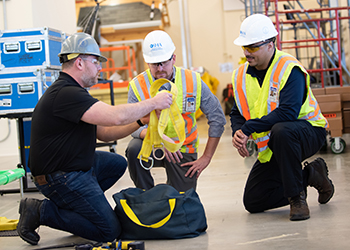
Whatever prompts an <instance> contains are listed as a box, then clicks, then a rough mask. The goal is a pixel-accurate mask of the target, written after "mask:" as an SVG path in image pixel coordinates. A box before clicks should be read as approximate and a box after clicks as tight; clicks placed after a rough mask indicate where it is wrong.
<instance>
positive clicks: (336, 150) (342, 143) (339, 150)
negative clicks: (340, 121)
mask: <svg viewBox="0 0 350 250" xmlns="http://www.w3.org/2000/svg"><path fill="white" fill-rule="evenodd" d="M345 147H346V143H345V141H344V140H343V139H342V138H339V146H338V147H337V145H336V142H335V139H332V140H331V150H332V152H333V153H334V154H341V153H343V151H344V149H345Z"/></svg>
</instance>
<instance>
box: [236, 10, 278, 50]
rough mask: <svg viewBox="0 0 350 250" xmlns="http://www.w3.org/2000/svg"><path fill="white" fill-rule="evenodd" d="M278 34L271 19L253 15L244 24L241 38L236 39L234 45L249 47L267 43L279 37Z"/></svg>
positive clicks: (240, 32)
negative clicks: (263, 42)
mask: <svg viewBox="0 0 350 250" xmlns="http://www.w3.org/2000/svg"><path fill="white" fill-rule="evenodd" d="M277 34H278V32H277V30H276V28H275V26H274V25H273V23H272V21H271V19H270V18H268V17H267V16H265V15H262V14H253V15H251V16H249V17H247V18H246V19H244V21H243V22H242V24H241V29H240V31H239V37H238V38H236V40H235V41H234V44H236V45H239V46H247V45H250V44H253V43H257V42H261V41H265V40H267V39H269V38H272V37H275V36H277Z"/></svg>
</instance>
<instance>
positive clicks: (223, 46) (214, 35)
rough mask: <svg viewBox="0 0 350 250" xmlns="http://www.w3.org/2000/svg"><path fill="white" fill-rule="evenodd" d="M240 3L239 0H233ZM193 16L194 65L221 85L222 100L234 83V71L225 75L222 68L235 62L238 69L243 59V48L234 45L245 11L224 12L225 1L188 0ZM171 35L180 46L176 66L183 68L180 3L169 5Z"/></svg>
mask: <svg viewBox="0 0 350 250" xmlns="http://www.w3.org/2000/svg"><path fill="white" fill-rule="evenodd" d="M231 1H237V2H239V0H231ZM187 5H188V6H187V7H188V13H189V26H190V39H191V50H192V64H193V65H192V66H194V67H198V66H203V67H204V68H205V69H206V70H207V71H208V72H209V74H210V75H212V76H214V77H216V78H217V79H218V80H219V82H220V84H219V86H218V91H217V94H216V95H217V97H218V98H219V100H220V101H221V100H222V91H223V89H224V88H225V87H226V85H227V84H228V83H230V82H231V75H232V71H231V72H221V70H220V65H221V64H224V63H231V64H232V66H233V68H237V67H238V62H239V61H240V58H241V57H243V56H244V55H243V52H242V49H241V48H240V47H239V46H236V45H234V44H233V40H234V39H236V38H237V37H238V35H239V28H240V25H241V22H242V21H243V19H244V18H245V13H244V10H239V9H238V10H231V11H224V6H223V0H187ZM168 10H169V16H170V23H171V25H170V27H166V28H165V31H166V32H168V33H169V35H170V36H171V38H172V39H173V41H174V43H175V46H176V51H175V53H176V65H177V66H182V65H183V58H182V41H181V26H180V11H179V2H178V1H177V0H173V1H170V2H169V3H168Z"/></svg>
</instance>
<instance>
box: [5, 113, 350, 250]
mask: <svg viewBox="0 0 350 250" xmlns="http://www.w3.org/2000/svg"><path fill="white" fill-rule="evenodd" d="M198 124H199V128H200V136H201V138H200V142H201V144H200V153H201V152H203V149H204V146H205V142H206V135H207V132H206V129H207V125H206V119H205V118H201V119H200V120H199V121H198ZM342 138H343V139H344V140H345V141H346V142H347V144H349V143H350V136H349V135H348V134H345V135H343V137H342ZM129 139H130V138H129V137H128V138H125V139H123V140H120V141H119V142H118V145H117V152H118V153H119V154H122V155H124V150H125V148H126V146H127V143H128V141H129ZM349 145H350V144H349ZM319 156H320V157H323V158H324V159H325V161H326V162H327V164H328V168H329V172H330V178H331V179H332V180H333V183H334V185H335V194H334V197H333V198H332V200H331V201H330V202H329V203H328V204H325V205H320V204H318V202H317V197H318V194H317V192H316V190H315V189H313V188H309V189H308V204H309V208H310V214H311V218H310V219H309V220H306V221H299V222H291V221H289V206H286V207H283V208H279V209H274V210H271V211H268V212H264V213H260V214H249V213H248V212H247V211H246V210H245V209H244V207H243V204H242V194H243V188H244V185H245V181H246V178H247V175H248V173H249V170H250V168H251V166H252V164H253V163H254V161H255V160H256V156H251V157H249V158H246V159H243V158H241V157H240V156H239V155H238V153H237V152H236V150H235V149H234V148H233V146H232V144H231V129H230V123H229V122H228V124H227V126H226V130H225V133H224V135H223V137H222V139H221V141H220V144H219V148H218V150H217V152H216V154H215V156H214V158H213V159H212V162H211V164H210V166H209V167H208V168H207V169H206V170H205V171H204V172H203V173H202V175H201V177H200V179H199V182H198V190H197V192H198V194H199V196H200V198H201V201H202V203H203V205H204V207H205V211H206V216H207V222H208V230H207V232H206V233H205V234H203V235H201V236H199V237H197V238H192V239H183V240H156V241H145V249H147V250H163V249H167V250H175V249H182V250H186V249H201V250H205V249H208V250H214V249H215V250H218V249H221V250H222V249H224V250H226V249H227V250H229V249H230V250H231V249H247V250H248V249H259V250H264V249H269V250H272V249H293V250H294V249H310V250H311V249H318V250H319V249H349V246H350V237H349V235H350V226H349V225H350V217H348V216H349V215H348V214H349V212H348V211H349V210H348V209H349V208H350V192H349V190H350V185H349V183H350V151H349V150H348V149H345V152H344V153H342V154H338V155H337V154H333V153H332V152H331V150H330V148H329V146H328V151H327V152H322V153H319V154H317V155H315V156H314V157H312V158H311V159H309V161H312V160H313V159H314V158H316V157H319ZM17 161H18V159H17V158H15V157H1V158H0V164H1V166H2V168H4V167H3V166H4V165H8V166H9V168H10V167H12V166H15V165H16V163H17ZM153 174H154V177H155V180H156V182H157V183H162V182H164V180H165V176H164V170H163V169H161V168H156V169H153ZM17 185H18V183H11V184H9V185H7V186H3V188H2V189H6V188H13V187H15V188H16V187H17ZM132 186H133V184H132V182H131V180H130V178H129V174H128V173H125V175H124V176H123V177H122V179H121V180H120V181H119V182H118V183H116V184H115V186H113V188H112V189H111V190H108V191H107V192H106V197H107V198H108V200H109V201H110V203H111V205H112V206H113V207H114V206H115V203H114V200H113V199H112V195H113V194H114V193H116V192H118V191H120V190H121V189H124V188H127V187H132ZM24 196H25V197H36V198H42V195H41V194H39V193H37V192H34V193H32V192H26V193H24ZM19 200H20V195H19V194H4V195H3V196H1V197H0V216H5V217H7V218H8V219H18V217H19V214H18V204H19ZM72 223H74V222H72ZM39 234H40V236H41V240H40V242H39V244H38V245H37V246H30V245H29V244H27V243H26V242H24V241H23V240H21V239H20V238H19V237H0V249H11V250H17V249H36V248H41V247H47V246H51V245H56V244H64V243H70V242H82V241H84V239H81V238H79V237H76V236H73V235H71V234H69V233H65V232H61V231H57V230H54V229H51V228H48V227H45V226H41V227H40V229H39ZM62 249H74V248H73V247H71V248H62Z"/></svg>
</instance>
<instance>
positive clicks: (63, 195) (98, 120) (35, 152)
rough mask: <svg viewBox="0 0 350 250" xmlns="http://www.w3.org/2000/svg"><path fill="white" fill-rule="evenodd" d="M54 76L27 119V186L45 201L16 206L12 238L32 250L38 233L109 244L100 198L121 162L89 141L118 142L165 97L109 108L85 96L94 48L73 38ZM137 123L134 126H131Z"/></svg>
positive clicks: (81, 37) (115, 224)
mask: <svg viewBox="0 0 350 250" xmlns="http://www.w3.org/2000/svg"><path fill="white" fill-rule="evenodd" d="M59 57H60V60H61V62H62V63H63V64H62V72H61V73H60V76H59V78H58V79H57V81H55V83H54V84H52V86H50V88H48V89H47V91H46V92H45V93H44V95H43V96H42V97H41V98H40V100H39V102H38V104H37V106H36V107H35V110H34V112H33V115H32V131H31V148H30V155H29V164H28V165H29V168H30V169H31V172H32V175H33V176H34V183H35V185H36V186H37V188H38V189H39V191H40V192H41V193H42V194H43V195H45V196H46V197H47V198H48V199H44V200H37V199H31V198H26V199H22V200H21V203H20V207H19V213H20V219H19V223H18V226H17V231H18V233H19V235H20V237H21V238H22V239H23V240H25V241H27V242H28V243H30V244H32V245H36V244H37V243H38V241H39V240H40V236H39V235H38V233H37V232H36V231H35V230H36V229H37V228H38V227H39V226H40V225H45V226H49V227H51V228H55V229H59V230H63V231H67V232H70V233H72V234H74V235H77V236H80V237H83V238H87V239H90V240H95V241H103V242H106V241H113V240H115V239H116V238H117V237H118V235H119V234H120V229H121V228H120V224H119V221H118V219H117V217H116V214H115V213H114V211H113V209H112V207H111V206H110V204H109V203H108V201H107V199H106V197H105V195H104V191H106V190H107V189H109V188H110V187H112V186H113V185H114V184H115V183H116V181H117V180H118V179H119V178H120V177H121V176H122V175H123V174H124V172H125V169H126V167H127V162H126V160H125V159H124V157H122V156H120V155H118V154H114V153H110V152H103V151H95V147H96V139H99V140H102V141H112V140H117V139H120V138H123V137H125V136H127V135H129V134H130V133H132V132H133V131H135V130H136V129H138V128H139V127H140V126H141V125H143V123H144V122H147V121H148V118H147V117H145V116H146V115H147V114H149V113H150V112H151V111H152V110H154V109H165V108H168V107H170V105H171V103H172V95H171V94H170V93H166V92H163V93H160V94H158V95H157V96H156V97H154V98H151V99H148V100H146V101H143V102H140V103H134V104H125V105H117V106H111V105H108V104H106V103H103V102H101V101H98V100H97V99H95V98H93V97H92V96H90V94H89V93H88V91H87V90H86V88H88V87H91V86H93V85H94V84H96V83H97V78H98V76H99V73H100V70H101V64H100V62H105V61H106V58H105V57H103V56H101V54H100V51H99V47H98V45H97V43H96V41H95V40H94V39H93V38H92V37H91V36H90V35H88V34H85V33H76V34H74V35H72V36H70V37H69V38H67V39H66V40H65V41H64V43H63V44H62V50H61V53H60V54H59ZM138 119H141V120H142V121H141V120H138Z"/></svg>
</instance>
